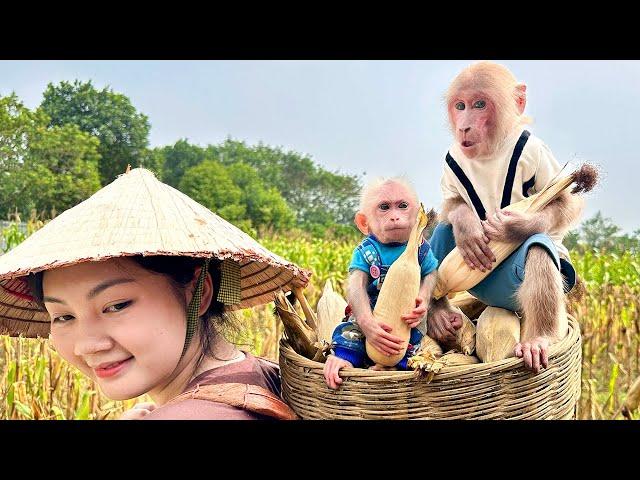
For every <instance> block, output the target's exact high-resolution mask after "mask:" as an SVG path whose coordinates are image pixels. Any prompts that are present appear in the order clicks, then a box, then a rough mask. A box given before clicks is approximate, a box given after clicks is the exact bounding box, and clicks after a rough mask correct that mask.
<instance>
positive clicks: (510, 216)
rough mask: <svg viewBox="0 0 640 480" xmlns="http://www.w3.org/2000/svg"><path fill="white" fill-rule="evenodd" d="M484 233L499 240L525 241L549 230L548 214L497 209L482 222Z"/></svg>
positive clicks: (492, 238)
mask: <svg viewBox="0 0 640 480" xmlns="http://www.w3.org/2000/svg"><path fill="white" fill-rule="evenodd" d="M482 227H483V228H484V233H485V235H486V236H487V237H489V238H490V239H491V240H496V241H498V242H523V241H525V240H526V239H527V238H529V237H530V236H531V235H534V234H536V233H542V232H545V231H546V230H547V218H546V215H541V214H538V213H523V212H512V211H509V210H496V212H495V213H494V214H493V215H489V216H488V217H487V219H486V220H485V221H484V222H482Z"/></svg>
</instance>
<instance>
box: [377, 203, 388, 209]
mask: <svg viewBox="0 0 640 480" xmlns="http://www.w3.org/2000/svg"><path fill="white" fill-rule="evenodd" d="M378 208H380V210H389V204H388V203H381V204H380V206H379V207H378Z"/></svg>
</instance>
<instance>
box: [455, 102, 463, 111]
mask: <svg viewBox="0 0 640 480" xmlns="http://www.w3.org/2000/svg"><path fill="white" fill-rule="evenodd" d="M456 110H464V102H458V103H456Z"/></svg>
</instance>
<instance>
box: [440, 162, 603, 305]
mask: <svg viewBox="0 0 640 480" xmlns="http://www.w3.org/2000/svg"><path fill="white" fill-rule="evenodd" d="M585 171H587V173H585ZM587 174H588V175H591V176H594V178H592V179H591V180H592V184H587V183H585V184H581V182H583V181H584V180H583V177H582V176H584V175H587ZM581 175H582V176H581ZM595 177H597V172H596V171H595V169H593V167H591V166H590V165H584V166H583V167H582V168H580V169H579V170H576V171H575V172H573V173H572V174H571V175H568V176H566V177H563V178H560V179H558V180H557V181H555V182H551V183H550V184H549V185H547V186H546V187H545V188H544V189H543V190H542V191H541V192H539V193H536V194H535V195H532V196H530V197H528V198H525V199H524V200H521V201H519V202H516V203H512V204H511V205H509V206H508V207H505V208H504V210H509V211H512V212H529V213H534V212H539V211H540V210H542V209H543V208H544V207H545V206H547V204H549V203H550V202H551V201H552V200H554V199H555V198H557V197H558V196H559V195H560V194H561V193H562V192H563V191H564V190H565V189H567V188H569V186H570V185H571V184H573V183H574V182H575V183H576V184H577V185H578V187H576V188H577V190H576V188H574V191H572V192H571V193H577V192H578V191H581V190H583V191H588V190H590V189H591V188H592V187H593V185H594V184H595ZM521 243H522V242H497V241H494V240H491V242H489V248H490V249H491V251H492V252H493V254H494V255H495V257H496V263H495V265H494V267H495V266H497V265H500V263H502V262H503V261H504V260H505V259H506V258H507V257H508V256H509V255H511V254H512V253H513V252H514V251H515V250H516V249H517V248H518V247H519V246H520V245H521ZM491 272H492V270H487V271H485V272H482V271H480V270H479V269H473V270H472V269H471V268H469V266H468V265H467V264H466V262H465V261H464V259H463V258H462V255H460V251H459V250H458V248H457V247H455V248H454V249H453V250H452V251H451V252H449V254H448V255H447V256H446V257H445V259H444V260H443V261H442V263H441V264H440V267H439V268H438V283H437V285H436V287H435V289H434V294H433V296H434V298H436V299H438V298H441V297H443V296H445V295H447V294H448V293H450V292H462V291H465V290H469V289H470V288H473V287H475V286H476V285H477V284H478V283H480V282H481V281H482V280H484V278H485V277H486V276H487V275H489V273H491Z"/></svg>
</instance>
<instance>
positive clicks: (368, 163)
mask: <svg viewBox="0 0 640 480" xmlns="http://www.w3.org/2000/svg"><path fill="white" fill-rule="evenodd" d="M474 60H476V59H470V60H468V61H461V60H456V61H443V60H420V61H417V60H416V61H393V60H391V61H370V60H367V61H348V60H341V61H317V60H313V61H311V60H309V61H295V60H288V61H267V60H261V61H218V60H211V61H137V60H135V61H134V60H129V61H42V60H38V61H35V60H31V61H3V60H0V95H7V94H9V93H11V92H12V91H15V92H16V94H17V95H18V97H19V98H20V99H21V100H22V101H23V102H24V103H25V105H27V106H28V107H30V108H34V107H36V106H37V105H38V104H39V103H40V101H41V100H42V92H43V91H44V89H45V87H46V85H47V83H49V82H53V83H57V82H60V81H62V80H67V81H73V80H74V79H76V78H77V79H79V80H83V81H86V80H92V81H93V83H94V85H95V86H96V87H97V88H102V87H104V86H110V87H111V88H112V89H113V90H114V91H116V92H119V93H122V94H124V95H126V96H127V97H129V98H130V99H131V102H132V103H133V105H134V106H135V107H136V109H137V110H138V111H140V112H142V113H144V114H146V115H147V116H148V117H149V121H150V123H151V134H150V144H151V146H152V147H153V146H161V145H169V144H173V143H175V142H176V141H177V140H178V139H180V138H187V139H188V140H189V141H190V142H191V143H195V144H199V145H202V146H204V145H206V144H209V143H211V144H216V143H219V142H221V141H223V140H224V139H225V138H226V137H227V136H231V137H232V138H234V139H237V140H244V141H246V142H247V143H249V144H254V143H257V142H258V141H262V142H264V143H265V144H269V145H273V146H281V147H283V148H284V149H290V150H295V151H297V152H300V153H304V154H307V155H309V156H310V157H311V158H312V159H313V160H314V161H315V162H317V163H319V164H320V165H322V166H323V167H325V168H327V169H329V170H333V171H335V170H339V171H340V172H343V173H350V174H361V173H363V172H366V173H367V176H366V177H365V181H366V179H367V178H369V177H371V176H377V175H387V176H389V175H399V174H406V175H408V176H409V177H410V178H411V179H412V180H413V182H414V183H415V185H416V188H417V191H418V194H419V195H420V197H421V200H422V201H423V202H424V203H425V205H426V206H438V205H439V203H440V187H439V180H440V176H441V173H442V166H443V161H444V155H445V153H446V151H447V149H448V147H449V145H450V143H451V136H450V133H449V130H448V127H447V123H446V112H445V108H444V104H443V100H442V99H443V94H444V92H445V90H446V88H447V85H448V82H449V81H450V80H451V79H452V78H453V77H454V76H455V75H456V74H457V73H458V72H459V71H460V70H461V69H462V68H464V67H465V66H467V65H468V64H470V63H472V62H473V61H474ZM478 60H479V59H478ZM491 60H494V61H498V62H500V63H503V64H504V65H506V66H507V67H509V69H511V71H512V72H513V73H514V74H515V76H516V77H517V78H518V80H519V81H522V82H524V83H526V84H527V87H528V89H527V93H528V104H527V109H526V113H527V114H528V115H529V116H531V117H533V119H534V123H533V124H532V125H530V126H529V129H530V130H531V132H532V133H534V134H535V135H537V136H538V137H540V138H541V139H542V140H543V141H544V142H545V143H546V144H547V145H548V146H549V147H550V148H551V150H552V151H553V153H554V155H555V156H556V159H557V160H558V161H559V162H560V164H564V163H565V162H567V161H572V162H579V161H585V160H586V161H590V162H593V163H596V164H598V165H600V166H601V169H602V171H603V172H604V174H605V175H604V179H603V180H602V181H601V184H600V186H599V187H598V188H597V190H596V191H595V192H593V193H591V194H590V195H589V196H588V197H587V208H586V211H585V215H584V218H588V217H590V216H592V215H593V214H594V213H595V212H596V211H597V210H601V211H602V213H603V214H604V215H605V216H607V217H611V218H612V219H613V220H614V222H615V223H616V224H618V225H620V226H621V227H622V228H623V229H624V230H625V231H629V232H630V231H633V230H635V229H638V228H640V214H639V213H638V212H637V211H636V208H637V205H638V200H637V198H638V194H637V192H638V190H640V187H639V186H638V182H637V181H636V180H635V175H636V171H635V167H636V164H637V162H636V160H634V159H636V158H637V153H636V151H635V150H636V149H635V144H634V143H633V142H634V141H635V140H633V139H634V138H637V137H636V135H637V132H635V129H636V128H637V127H638V121H637V119H638V115H639V112H640V88H639V87H640V61H564V60H553V61H542V60H523V61H510V60H509V61H502V60H500V59H491ZM634 132H635V133H634Z"/></svg>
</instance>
